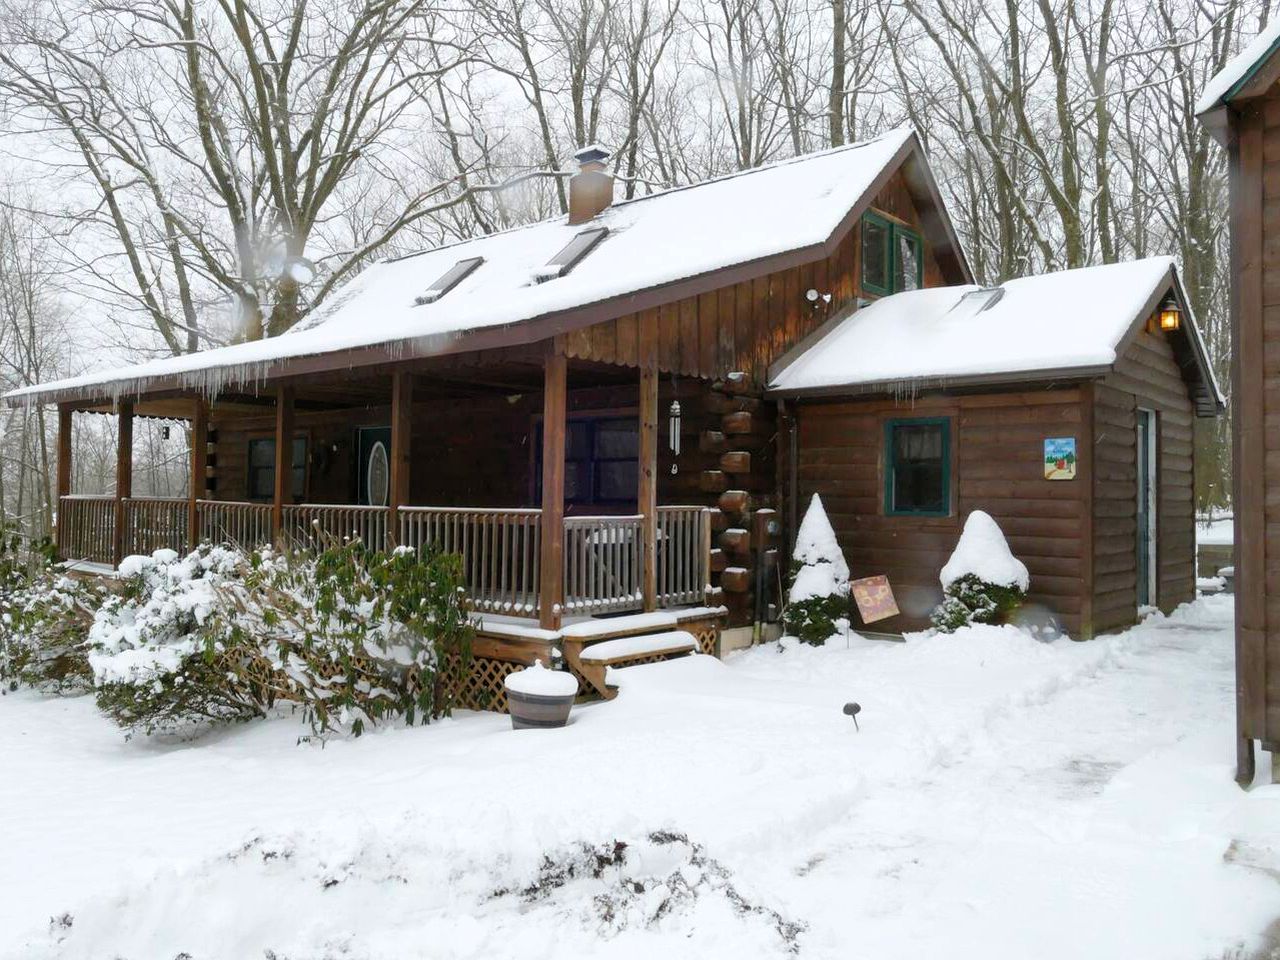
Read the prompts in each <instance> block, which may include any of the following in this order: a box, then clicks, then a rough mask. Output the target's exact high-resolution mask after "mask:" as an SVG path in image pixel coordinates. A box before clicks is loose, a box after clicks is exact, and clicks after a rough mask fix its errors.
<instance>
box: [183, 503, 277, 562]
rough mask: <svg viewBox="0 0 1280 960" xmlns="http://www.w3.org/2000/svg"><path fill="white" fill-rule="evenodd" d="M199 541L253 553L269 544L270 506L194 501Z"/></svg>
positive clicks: (267, 504) (264, 504) (266, 504)
mask: <svg viewBox="0 0 1280 960" xmlns="http://www.w3.org/2000/svg"><path fill="white" fill-rule="evenodd" d="M196 509H197V510H199V512H200V539H201V540H208V541H209V542H210V543H229V544H231V545H232V546H233V547H239V548H240V549H241V550H246V551H247V550H254V549H256V548H258V547H260V546H262V545H263V544H265V543H270V542H271V504H269V503H243V502H241V501H237V500H197V501H196Z"/></svg>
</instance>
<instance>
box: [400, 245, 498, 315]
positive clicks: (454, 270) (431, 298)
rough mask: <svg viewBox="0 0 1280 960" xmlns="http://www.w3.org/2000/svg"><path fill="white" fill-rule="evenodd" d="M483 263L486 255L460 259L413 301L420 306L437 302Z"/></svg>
mask: <svg viewBox="0 0 1280 960" xmlns="http://www.w3.org/2000/svg"><path fill="white" fill-rule="evenodd" d="M482 263H484V257H469V258H468V259H466V260H459V261H458V262H457V263H455V264H454V265H453V266H452V267H450V268H449V269H448V270H446V271H445V272H444V273H443V274H441V275H440V277H439V279H437V280H436V282H435V283H433V284H431V286H429V287H427V292H426V293H424V294H422V295H421V296H419V297H415V298H414V301H413V302H414V303H415V304H417V305H418V306H420V307H421V306H422V305H423V304H427V303H435V302H436V301H437V300H439V299H440V298H441V297H443V296H444V295H445V294H446V293H448V292H449V291H450V290H452V289H453V288H454V287H456V286H457V285H458V284H460V283H461V282H462V281H463V280H465V279H466V278H467V277H469V276H470V275H471V273H472V271H474V270H475V268H476V267H478V266H480V264H482Z"/></svg>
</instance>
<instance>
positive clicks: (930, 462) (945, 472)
mask: <svg viewBox="0 0 1280 960" xmlns="http://www.w3.org/2000/svg"><path fill="white" fill-rule="evenodd" d="M884 450H885V454H884V512H885V513H886V514H890V515H899V516H915V517H945V516H949V515H950V513H951V420H950V419H949V418H947V417H917V418H912V419H910V420H887V421H885V425H884Z"/></svg>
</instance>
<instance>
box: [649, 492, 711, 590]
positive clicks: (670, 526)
mask: <svg viewBox="0 0 1280 960" xmlns="http://www.w3.org/2000/svg"><path fill="white" fill-rule="evenodd" d="M710 513H711V512H710V511H709V510H708V509H706V508H705V507H659V508H658V545H657V552H658V555H657V581H658V606H660V607H678V606H682V605H684V604H690V603H702V602H703V601H704V600H705V599H706V596H707V588H708V587H709V586H710V584H711V570H710V563H711V516H710Z"/></svg>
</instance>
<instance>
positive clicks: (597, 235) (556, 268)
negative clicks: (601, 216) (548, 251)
mask: <svg viewBox="0 0 1280 960" xmlns="http://www.w3.org/2000/svg"><path fill="white" fill-rule="evenodd" d="M608 232H609V228H608V227H591V228H590V229H589V230H583V231H582V232H581V233H580V234H578V235H577V236H576V237H574V238H573V239H572V240H570V241H569V242H568V243H567V244H565V246H564V249H563V250H561V251H560V252H559V253H557V254H556V255H555V256H554V257H552V258H551V259H550V260H549V261H548V262H547V265H546V266H544V267H539V268H538V269H537V270H535V271H534V279H536V280H537V281H538V282H539V283H543V282H545V281H547V280H554V279H555V278H556V277H563V276H564V275H565V274H566V273H568V272H569V271H570V270H572V269H573V268H574V267H576V266H577V265H578V263H579V261H581V260H582V258H583V257H585V256H586V255H587V254H588V253H590V252H591V251H592V250H594V249H595V248H596V244H598V243H599V242H600V241H601V240H603V239H604V238H605V234H607V233H608Z"/></svg>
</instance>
